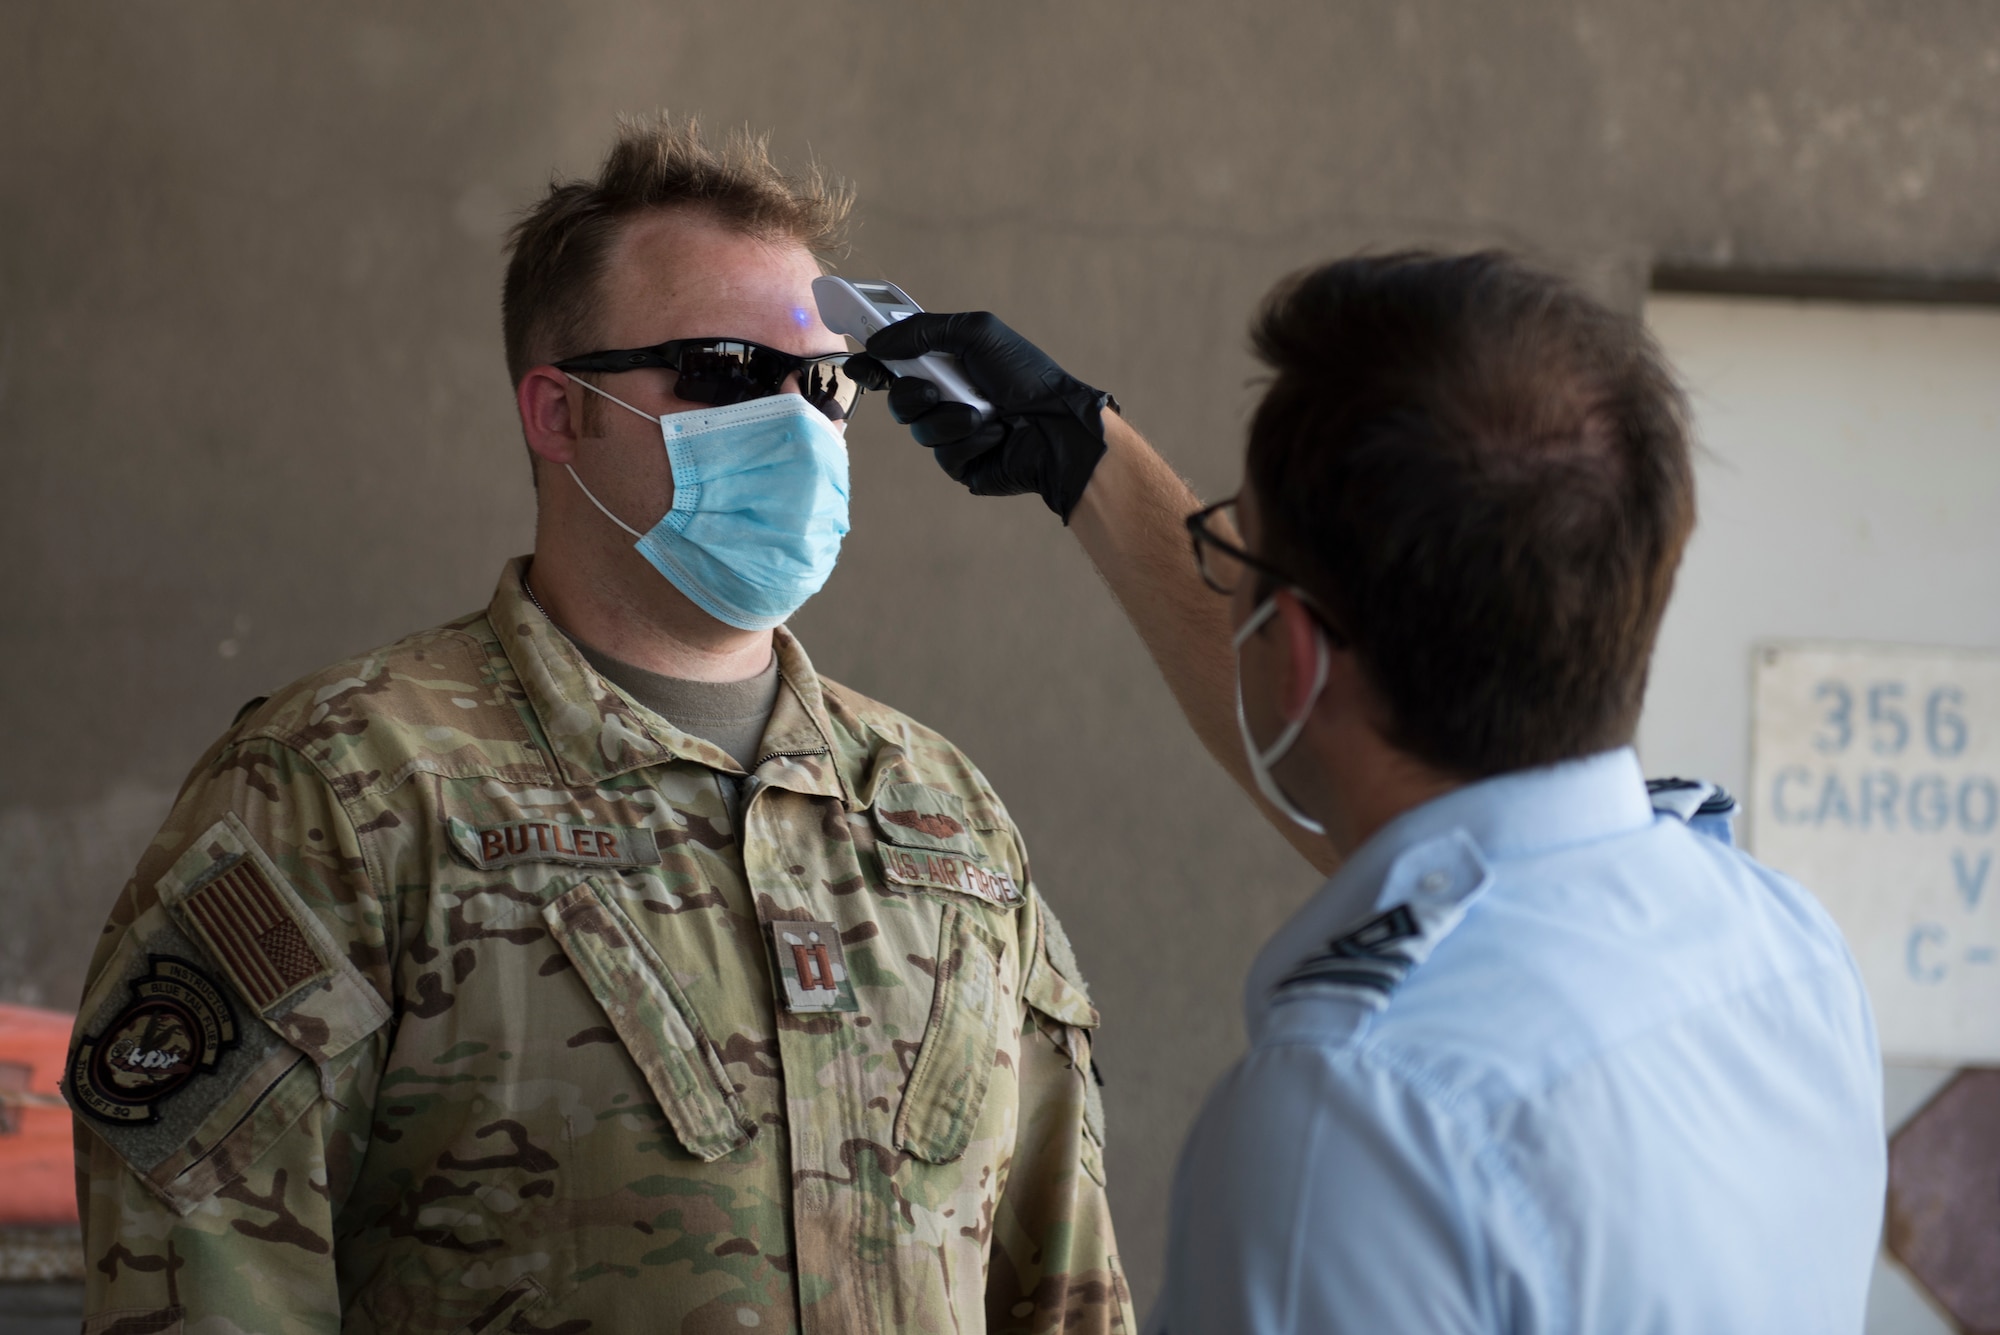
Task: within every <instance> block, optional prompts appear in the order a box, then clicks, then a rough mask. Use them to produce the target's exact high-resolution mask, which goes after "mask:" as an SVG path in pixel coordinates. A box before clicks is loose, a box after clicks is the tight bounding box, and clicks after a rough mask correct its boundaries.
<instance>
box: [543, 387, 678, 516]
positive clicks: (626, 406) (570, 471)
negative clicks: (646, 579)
mask: <svg viewBox="0 0 2000 1335" xmlns="http://www.w3.org/2000/svg"><path fill="white" fill-rule="evenodd" d="M563 374H564V375H567V376H569V378H570V379H571V380H575V381H576V383H577V384H579V385H582V386H583V387H584V388H585V389H587V390H589V391H590V392H591V393H593V394H602V395H603V396H604V397H605V398H607V399H610V400H611V401H612V402H613V403H615V404H617V405H618V406H619V407H620V408H623V409H624V410H625V411H627V412H630V413H638V414H639V416H641V417H643V418H645V419H646V420H647V421H648V422H657V421H659V420H660V419H659V418H657V417H655V416H653V415H652V414H651V413H641V412H639V410H638V409H637V408H634V407H633V406H632V405H631V404H629V403H627V402H625V400H623V399H621V398H619V397H618V396H617V395H616V394H612V393H608V392H607V391H605V390H601V389H599V388H598V387H597V386H595V385H593V384H591V383H590V382H589V381H588V380H580V379H578V378H577V377H576V376H573V375H570V373H569V372H568V371H564V372H563ZM563 471H564V472H565V473H568V474H569V480H570V481H572V482H574V483H576V488H577V490H578V491H580V492H582V493H583V494H584V495H585V496H586V497H588V498H589V500H590V503H591V504H592V505H594V506H596V507H597V508H598V511H599V512H600V513H602V514H603V516H604V517H605V518H606V519H609V520H610V521H611V522H612V523H614V524H616V525H618V527H620V528H622V529H624V530H625V531H626V532H627V533H630V534H631V535H632V536H633V538H635V539H637V540H639V541H644V540H645V537H646V535H645V534H643V533H641V532H640V531H639V530H638V529H636V528H633V527H632V526H631V525H630V524H628V523H626V522H625V521H624V520H622V519H620V518H619V517H618V516H617V515H614V514H612V513H611V511H610V510H608V509H606V508H605V505H604V502H603V501H600V500H598V499H597V493H596V492H594V491H592V490H591V489H590V488H589V487H586V486H584V485H583V479H582V478H580V477H578V476H577V475H576V469H574V468H572V467H570V465H568V464H564V465H563Z"/></svg>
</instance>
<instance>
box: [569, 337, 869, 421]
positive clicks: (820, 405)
mask: <svg viewBox="0 0 2000 1335" xmlns="http://www.w3.org/2000/svg"><path fill="white" fill-rule="evenodd" d="M847 357H848V354H847V353H844V352H830V353H827V354H826V355H825V356H821V357H795V356H793V355H792V354H791V353H789V352H780V351H778V350H777V349H776V348H767V347H765V346H764V345H763V344H762V343H752V342H750V341H749V340H748V339H743V338H670V339H668V340H667V341H666V342H665V343H655V344H654V345H653V346H652V347H650V348H626V349H623V350H622V351H616V352H586V353H584V354H582V355H581V356H577V357H565V358H564V359H563V360H561V361H559V362H557V363H556V364H555V367H556V369H557V370H558V371H572V372H574V371H603V372H615V371H638V370H644V369H646V368H648V367H659V368H663V369H665V370H669V371H672V372H674V374H675V375H676V376H677V377H679V378H678V379H677V380H676V381H675V382H674V393H675V395H677V396H678V397H680V398H683V399H686V400H687V401H688V402H689V403H713V404H716V405H717V406H720V405H723V404H728V403H742V402H743V401H744V400H746V399H762V398H767V397H769V396H770V395H773V394H783V393H785V392H786V390H785V382H786V381H787V380H790V379H791V378H792V377H793V376H797V377H798V378H799V388H798V392H799V394H800V395H801V396H803V397H804V399H805V401H806V402H807V403H810V404H811V405H812V406H813V407H815V408H817V409H819V410H820V411H821V412H822V413H825V414H826V416H827V418H828V419H829V420H831V421H835V422H844V421H846V420H847V418H848V417H849V415H850V414H852V413H853V411H854V404H855V401H856V400H857V399H859V398H860V397H861V382H860V381H858V380H856V379H855V378H854V377H853V376H850V375H849V374H847Z"/></svg>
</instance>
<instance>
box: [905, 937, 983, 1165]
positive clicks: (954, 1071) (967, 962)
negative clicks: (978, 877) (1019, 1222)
mask: <svg viewBox="0 0 2000 1335" xmlns="http://www.w3.org/2000/svg"><path fill="white" fill-rule="evenodd" d="M1005 963H1006V947H1005V945H1004V944H1003V943H1002V942H1001V941H1000V939H999V938H998V937H996V936H994V935H993V934H992V933H991V932H989V931H987V930H986V928H985V926H984V925H983V924H982V923H981V922H980V921H979V915H978V913H977V912H976V911H975V910H971V909H967V908H964V907H961V906H960V905H957V904H952V905H949V906H948V907H947V908H946V909H945V912H944V917H943V921H942V922H941V923H940V924H939V927H938V954H937V986H936V988H935V990H933V992H932V993H931V1014H930V1019H929V1021H928V1022H927V1023H926V1024H925V1026H924V1040H923V1045H922V1046H921V1047H920V1048H919V1049H918V1051H917V1064H916V1066H915V1067H914V1068H913V1069H912V1070H911V1071H910V1079H909V1083H908V1084H906V1085H905V1086H904V1087H903V1104H902V1107H901V1108H900V1109H898V1110H897V1113H896V1143H897V1144H898V1145H899V1146H901V1147H902V1148H903V1149H905V1150H908V1151H909V1152H910V1153H911V1154H914V1155H916V1156H917V1157H918V1158H919V1159H922V1160H924V1161H926V1162H928V1163H950V1162H952V1161H953V1160H954V1159H957V1158H958V1157H959V1156H960V1155H962V1154H964V1153H965V1149H966V1146H967V1145H969V1144H971V1142H972V1128H973V1127H974V1125H976V1124H977V1123H978V1121H979V1113H980V1109H981V1108H983V1107H984V1106H985V1104H986V1087H987V1085H988V1084H989V1083H990V1082H991V1080H992V1078H993V1054H994V1052H995V1050H996V1048H997V1046H998V1041H999V1034H1000V1006H1001V1001H1002V994H1003V992H1004V990H1005V987H1006V982H1005V968H1004V966H1005Z"/></svg>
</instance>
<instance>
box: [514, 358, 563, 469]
mask: <svg viewBox="0 0 2000 1335" xmlns="http://www.w3.org/2000/svg"><path fill="white" fill-rule="evenodd" d="M514 404H515V406H516V407H517V408H518V409H519V410H520V413H521V434H522V435H523V436H525V437H526V438H527V441H528V448H529V449H531V450H533V451H534V452H535V454H536V455H537V456H539V457H540V458H543V459H547V460H548V461H549V462H550V463H554V464H567V463H574V462H575V461H576V442H577V436H578V435H579V432H578V431H577V417H578V414H577V412H576V411H575V408H574V405H573V404H572V403H571V401H570V382H569V377H568V376H566V375H564V374H563V373H562V372H561V371H558V370H556V369H555V367H553V366H537V367H536V368H535V369H534V370H532V371H530V372H528V373H527V374H526V375H524V376H522V377H521V383H520V384H518V385H516V386H514Z"/></svg>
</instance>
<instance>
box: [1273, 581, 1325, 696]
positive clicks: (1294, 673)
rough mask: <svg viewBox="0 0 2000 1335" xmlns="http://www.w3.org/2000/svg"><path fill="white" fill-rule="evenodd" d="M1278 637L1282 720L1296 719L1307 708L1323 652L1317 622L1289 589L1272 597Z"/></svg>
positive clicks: (1322, 643)
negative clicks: (1281, 641)
mask: <svg viewBox="0 0 2000 1335" xmlns="http://www.w3.org/2000/svg"><path fill="white" fill-rule="evenodd" d="M1275 597H1276V599H1277V603H1278V615H1277V617H1276V618H1275V620H1276V622H1277V625H1278V633H1279V634H1280V635H1282V636H1283V637H1284V652H1285V666H1286V668H1287V671H1286V674H1285V694H1284V701H1283V703H1284V710H1285V717H1286V718H1297V717H1298V716H1299V715H1300V714H1301V713H1303V712H1304V711H1305V710H1306V709H1307V708H1309V707H1310V698H1311V696H1312V695H1313V693H1314V688H1315V686H1316V685H1317V684H1318V682H1319V668H1320V661H1321V660H1320V655H1321V654H1322V653H1325V652H1326V644H1325V641H1324V639H1323V638H1322V634H1321V631H1320V626H1319V622H1318V621H1316V620H1314V619H1313V614H1312V613H1311V612H1308V611H1307V610H1306V606H1305V604H1304V603H1302V602H1300V601H1299V600H1298V597H1297V596H1296V595H1295V594H1293V593H1292V592H1291V591H1290V590H1289V589H1280V590H1278V592H1277V594H1276V595H1275Z"/></svg>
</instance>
